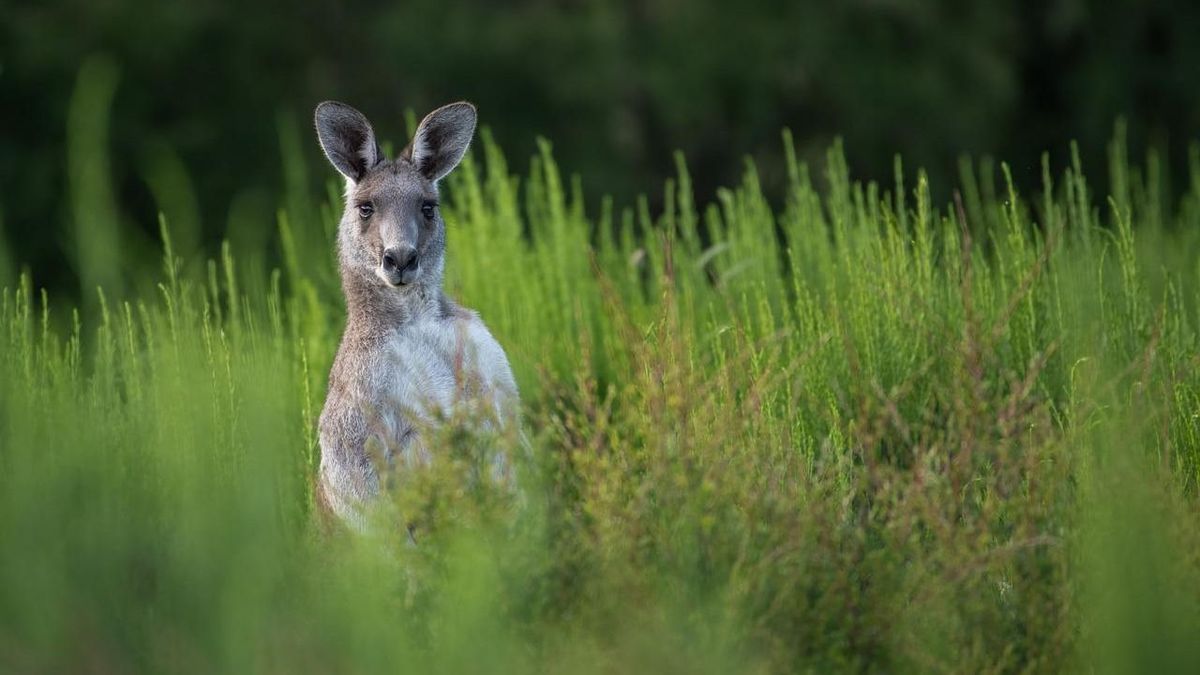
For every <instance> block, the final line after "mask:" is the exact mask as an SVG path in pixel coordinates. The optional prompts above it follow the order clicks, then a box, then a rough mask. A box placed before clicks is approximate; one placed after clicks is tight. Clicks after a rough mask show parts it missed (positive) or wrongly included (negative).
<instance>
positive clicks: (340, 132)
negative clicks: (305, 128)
mask: <svg viewBox="0 0 1200 675" xmlns="http://www.w3.org/2000/svg"><path fill="white" fill-rule="evenodd" d="M314 117H315V123H316V127H317V140H319V141H320V142H321V149H322V150H324V151H325V156H326V157H328V158H329V163H330V164H332V165H333V168H335V169H337V170H338V171H339V172H341V174H342V175H343V176H345V177H346V178H349V179H350V180H352V181H354V182H356V183H357V182H358V181H360V180H362V177H363V176H365V175H366V174H367V171H368V170H370V169H371V167H373V166H375V165H376V164H378V163H379V161H380V160H382V159H383V152H381V151H380V150H379V145H378V144H377V143H376V142H375V132H374V131H373V130H372V129H371V123H370V122H368V121H367V118H366V117H364V116H363V114H362V113H360V112H358V111H357V110H355V109H354V108H351V107H350V106H348V105H346V104H345V103H338V102H337V101H325V102H324V103H322V104H320V105H318V106H317V111H316V114H315V115H314Z"/></svg>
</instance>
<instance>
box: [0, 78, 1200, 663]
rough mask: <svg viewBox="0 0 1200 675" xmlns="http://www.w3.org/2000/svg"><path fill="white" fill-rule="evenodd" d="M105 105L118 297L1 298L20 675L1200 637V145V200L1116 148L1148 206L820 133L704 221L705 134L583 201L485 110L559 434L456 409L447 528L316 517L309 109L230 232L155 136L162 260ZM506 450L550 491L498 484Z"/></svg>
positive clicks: (450, 201) (462, 192) (320, 376)
mask: <svg viewBox="0 0 1200 675" xmlns="http://www.w3.org/2000/svg"><path fill="white" fill-rule="evenodd" d="M96 67H97V68H102V64H101V65H99V66H96ZM101 84H103V83H101ZM104 96H105V89H104V87H103V86H100V85H95V86H81V87H80V89H79V90H78V91H77V94H76V104H78V105H79V106H83V107H86V106H89V105H92V104H93V103H94V104H96V105H101V106H103V105H104ZM89 97H92V98H95V99H97V100H96V101H91V99H89ZM73 119H74V118H73ZM94 127H95V125H92V124H83V123H82V122H81V123H80V124H79V125H78V128H75V129H74V130H73V131H72V134H71V138H72V139H74V140H73V143H75V145H74V146H73V150H72V152H73V155H72V157H73V158H74V159H73V160H72V162H73V163H74V165H76V166H77V169H76V172H77V173H78V175H79V178H78V181H77V183H75V184H74V185H75V186H76V187H75V188H73V191H72V200H73V204H72V212H73V213H74V214H76V218H75V225H74V228H73V229H72V230H71V232H74V233H76V236H77V237H78V240H77V241H76V246H75V250H76V252H77V254H78V255H79V256H82V257H83V258H82V259H80V260H79V261H78V264H79V269H81V270H82V271H83V273H82V274H81V278H82V279H83V283H84V285H85V287H84V289H83V294H82V295H83V298H84V299H83V301H82V303H81V309H80V310H78V311H76V310H73V309H71V306H70V304H69V303H68V302H67V301H65V300H56V299H47V298H46V297H45V295H44V294H42V293H40V292H39V291H37V290H36V286H35V283H36V280H37V276H38V273H39V271H38V270H34V271H33V278H32V279H31V278H30V277H29V276H23V277H21V278H20V279H19V280H12V281H13V282H14V283H11V284H9V286H8V287H7V289H6V290H5V291H4V292H3V297H2V300H0V533H2V537H3V539H2V542H3V544H2V547H3V557H2V559H0V665H3V666H4V667H5V668H6V669H7V670H13V671H18V672H25V671H46V672H59V671H64V670H66V671H78V670H116V671H128V670H149V671H159V670H171V671H185V672H204V673H208V672H216V671H229V672H256V671H274V672H289V673H291V672H330V671H342V672H349V671H360V670H362V671H386V672H394V671H412V672H429V671H430V670H434V671H445V672H481V671H486V672H490V671H501V672H530V671H551V672H631V671H655V672H657V671H668V672H688V673H691V672H714V673H725V672H734V671H744V672H774V671H792V670H804V669H810V668H811V669H813V670H815V671H821V672H823V671H828V670H841V669H847V670H882V671H916V672H928V671H937V670H952V671H963V672H979V671H996V670H1003V671H1010V670H1023V669H1031V670H1037V671H1051V672H1059V671H1063V670H1091V669H1097V670H1113V671H1127V670H1135V671H1139V670H1140V671H1148V670H1161V669H1166V668H1181V667H1184V666H1186V665H1187V664H1194V663H1195V662H1196V660H1197V658H1200V653H1197V649H1198V647H1197V646H1196V644H1197V643H1196V642H1195V640H1193V639H1192V638H1193V637H1194V636H1195V635H1196V634H1197V630H1200V604H1198V603H1200V569H1198V566H1200V525H1197V523H1198V522H1200V521H1198V520H1197V515H1200V513H1198V509H1197V505H1198V502H1197V496H1196V490H1197V480H1198V479H1200V474H1198V471H1200V462H1198V459H1200V436H1198V432H1200V417H1198V415H1200V397H1198V395H1200V380H1198V378H1197V373H1196V367H1195V366H1196V353H1197V335H1196V332H1195V329H1194V323H1195V320H1196V312H1197V300H1198V299H1200V298H1198V297H1197V295H1196V293H1195V291H1194V290H1193V289H1194V288H1196V282H1197V280H1198V279H1197V274H1198V273H1200V267H1198V266H1197V261H1198V257H1197V255H1196V253H1195V251H1196V250H1197V249H1196V245H1197V243H1198V242H1197V233H1198V232H1200V156H1198V155H1197V153H1196V152H1195V151H1193V154H1192V158H1193V162H1192V165H1193V170H1192V175H1191V182H1190V190H1189V192H1188V193H1187V194H1186V195H1184V196H1183V197H1182V198H1181V199H1179V200H1178V201H1172V200H1170V199H1168V197H1167V196H1166V194H1165V189H1164V185H1165V179H1164V177H1163V176H1162V175H1161V171H1160V169H1159V168H1158V167H1159V163H1158V159H1157V158H1156V157H1155V156H1153V155H1151V156H1149V157H1148V158H1147V159H1146V161H1145V163H1144V164H1142V165H1141V166H1140V167H1135V166H1133V165H1131V163H1130V161H1129V160H1128V158H1127V157H1125V154H1124V149H1123V141H1121V140H1120V138H1119V136H1118V140H1117V141H1116V142H1115V143H1114V146H1113V147H1112V148H1110V149H1109V152H1110V156H1111V157H1112V158H1113V161H1112V175H1111V176H1110V181H1109V182H1110V183H1111V184H1112V185H1113V186H1114V187H1113V195H1112V196H1111V197H1101V196H1100V195H1097V194H1096V193H1095V190H1094V189H1093V188H1091V187H1089V185H1088V183H1087V182H1086V181H1085V179H1084V177H1083V176H1082V175H1080V173H1079V171H1078V168H1077V167H1078V160H1077V158H1075V156H1074V155H1072V156H1070V157H1068V158H1067V159H1068V161H1066V162H1065V165H1066V166H1068V167H1071V168H1067V169H1066V170H1063V171H1060V170H1057V169H1056V168H1055V167H1057V166H1058V164H1056V163H1053V162H1050V161H1049V160H1048V161H1047V163H1046V172H1045V176H1046V178H1045V181H1044V184H1043V185H1040V186H1029V187H1025V188H1019V187H1018V186H1014V185H1011V184H1010V182H1009V181H1008V179H1007V175H1008V172H1007V170H1006V169H1005V168H1004V167H1003V166H1002V165H999V166H997V165H994V164H991V163H988V162H983V163H974V162H967V161H964V164H963V167H962V169H963V170H962V183H961V185H960V186H958V190H957V191H956V193H955V194H956V199H955V201H954V202H952V203H949V204H938V203H934V201H933V199H932V198H931V197H930V194H931V193H930V189H929V186H928V184H927V182H926V180H925V179H924V178H923V177H922V176H921V175H920V174H919V173H918V174H916V175H915V178H914V177H911V176H909V175H908V174H906V173H905V172H904V171H903V170H902V168H901V167H900V164H899V162H897V167H896V177H895V182H894V183H893V184H890V185H887V186H881V185H876V184H873V183H872V184H862V183H860V182H856V181H855V180H853V179H852V177H851V174H850V171H849V169H848V168H847V167H846V166H845V162H844V160H843V159H842V154H841V151H840V148H838V147H835V148H833V149H831V150H830V152H829V155H828V157H827V160H826V162H825V163H824V165H823V166H822V167H820V168H816V167H812V168H810V167H808V166H805V165H803V164H801V163H799V162H798V161H797V160H796V159H795V157H794V155H793V154H792V150H791V147H792V144H791V139H790V138H788V137H786V135H785V138H784V143H783V151H784V152H785V153H786V154H787V180H788V184H787V190H786V199H785V201H784V202H783V203H782V204H772V203H770V202H769V201H768V200H767V199H766V197H764V194H763V190H762V188H761V186H760V185H759V179H758V176H757V174H756V173H755V170H754V168H753V167H752V166H751V167H748V168H747V171H746V173H745V177H744V179H743V181H742V183H741V184H740V185H738V186H736V187H734V188H732V189H729V190H724V191H722V192H721V193H720V194H719V196H718V199H717V201H716V203H714V204H709V205H706V204H697V203H696V202H695V201H694V197H693V195H692V192H691V188H690V181H689V179H688V175H687V171H686V165H685V163H684V162H683V160H682V158H680V160H679V172H678V175H677V177H676V178H675V179H674V180H672V181H670V182H669V183H668V185H667V186H666V188H665V192H664V193H663V194H664V196H665V207H664V208H663V210H662V212H661V213H658V214H657V215H653V216H652V215H651V213H650V210H649V208H648V207H647V206H646V203H645V202H643V203H639V204H638V205H635V207H634V208H631V209H618V208H615V207H613V205H612V204H610V203H608V202H605V203H603V204H598V205H589V206H588V207H585V205H584V204H583V202H582V197H581V196H580V195H581V192H582V191H581V190H580V189H579V188H578V185H577V182H576V181H575V180H570V179H567V178H565V177H564V176H563V175H562V174H560V172H559V169H558V168H557V166H556V165H555V163H554V161H553V159H552V155H551V152H550V149H549V146H548V145H544V146H543V147H542V148H541V150H540V152H539V154H538V155H537V156H536V157H535V158H534V160H533V164H532V167H531V170H530V172H529V174H528V175H527V176H524V177H522V178H520V179H517V178H515V177H514V176H513V175H512V172H511V171H510V170H509V168H508V167H507V165H506V163H505V160H504V157H503V156H502V155H501V153H500V152H499V150H498V149H497V148H496V147H495V145H494V144H492V143H491V142H490V141H489V140H488V138H487V136H486V135H484V137H483V139H482V141H481V142H480V143H478V144H477V146H476V148H475V151H474V153H473V156H472V157H471V158H469V159H468V160H467V161H466V162H465V163H464V165H463V166H462V168H460V170H459V171H458V172H457V173H456V174H455V175H454V176H453V177H452V179H450V180H449V181H448V185H447V186H446V192H447V198H446V200H445V214H446V219H447V222H448V223H449V232H450V234H449V238H450V242H449V253H448V261H447V272H448V287H449V290H450V291H451V293H452V294H453V295H454V296H455V297H456V298H458V299H459V300H460V301H461V302H463V303H464V304H465V305H467V306H469V307H472V308H474V309H477V310H478V311H479V312H480V314H481V315H482V316H483V318H484V319H485V321H486V322H487V323H488V325H489V326H490V327H491V329H492V331H493V332H494V333H495V334H496V336H497V337H498V339H499V340H500V342H501V343H502V344H503V345H504V346H505V348H506V349H507V351H508V354H509V357H510V360H511V361H512V365H513V368H514V371H515V372H516V374H517V378H518V380H519V384H520V386H521V389H522V393H523V399H524V403H525V410H524V413H525V430H524V436H523V439H516V438H500V439H479V438H472V437H469V436H465V435H463V434H460V433H457V432H455V431H454V430H450V431H448V433H447V434H446V438H445V440H444V442H443V443H442V444H441V447H443V452H442V453H441V454H440V455H439V459H438V461H436V462H435V463H434V465H433V466H431V467H429V468H428V469H425V470H423V471H422V472H420V473H415V474H409V475H405V476H400V477H397V480H395V481H394V485H395V490H394V493H393V494H392V495H391V496H392V498H393V502H394V504H395V507H396V508H395V512H396V513H399V514H400V515H401V516H402V518H403V520H404V522H410V523H411V522H418V523H419V524H420V528H421V529H420V531H419V534H418V543H417V544H416V545H414V544H412V543H411V541H410V539H409V537H408V535H407V532H406V531H405V528H403V527H401V526H399V525H397V526H395V527H389V526H387V524H386V522H385V521H381V524H380V525H379V526H378V527H377V529H376V531H375V532H374V533H373V534H372V535H369V536H366V537H357V536H350V535H347V534H346V533H345V532H342V531H340V530H339V529H338V528H337V527H336V526H332V525H331V524H329V523H328V522H327V521H324V520H322V518H321V517H320V515H319V514H318V513H317V510H316V508H315V506H314V500H313V494H312V485H313V480H314V478H313V476H314V469H315V466H316V462H317V459H318V453H319V449H318V448H317V445H316V441H315V417H316V415H317V413H318V412H319V410H320V407H321V403H322V400H323V391H324V381H325V376H326V373H327V372H328V368H329V364H330V361H331V358H332V354H333V351H334V349H335V348H336V344H337V339H338V336H339V332H340V328H341V321H342V316H343V314H342V312H343V309H342V305H341V298H340V292H339V290H338V287H337V282H336V279H337V277H336V271H335V269H334V267H333V264H334V263H333V260H334V255H333V250H332V244H331V242H332V234H333V233H332V229H333V227H334V226H335V223H336V220H337V217H338V213H339V211H340V204H339V203H338V195H337V187H336V186H335V185H332V184H331V186H330V190H329V193H328V194H327V195H324V196H321V197H317V196H314V195H309V194H306V193H304V191H303V185H304V184H305V179H304V169H303V168H302V167H299V168H298V166H297V163H298V162H302V161H303V157H304V156H305V154H306V153H304V152H303V150H301V149H300V148H301V147H302V146H301V145H300V143H301V141H300V140H299V137H298V132H297V131H296V130H295V127H294V125H293V126H289V125H288V123H286V122H285V123H284V124H283V125H282V128H283V130H284V131H283V132H282V133H281V138H282V139H283V148H284V155H285V157H286V158H287V159H286V163H287V165H288V166H289V171H290V172H292V173H293V174H295V175H292V176H291V177H290V178H289V181H288V184H289V186H290V189H289V190H288V193H287V194H286V195H285V196H284V197H283V198H282V199H281V200H280V201H281V204H284V205H285V206H284V208H283V209H282V210H281V212H280V215H279V218H278V222H277V225H278V229H277V231H276V232H274V233H272V234H270V235H266V234H253V235H250V234H247V233H242V234H240V235H238V237H234V236H232V233H231V237H230V241H231V242H232V243H227V244H226V245H225V246H224V247H222V248H221V250H220V251H219V253H218V254H217V255H215V256H214V257H212V258H211V259H208V258H206V257H203V256H202V255H201V254H199V253H196V252H195V248H196V242H195V232H194V227H195V222H196V220H195V214H190V215H189V214H185V213H176V215H175V217H178V218H180V219H182V220H184V221H187V222H190V223H192V224H191V225H189V226H188V228H187V232H186V237H185V239H186V240H187V241H186V242H185V243H184V244H183V249H179V248H177V245H176V244H173V242H172V236H171V233H172V232H173V231H174V229H173V225H172V218H173V215H172V212H173V211H174V212H178V211H179V210H180V209H183V210H185V211H186V210H187V209H188V208H192V207H188V206H187V205H188V204H189V203H191V202H190V200H189V199H188V198H186V195H185V196H183V197H180V196H179V195H175V196H171V194H170V193H171V191H172V190H173V189H174V188H172V187H171V186H172V185H175V186H179V185H181V184H182V185H184V187H183V188H180V189H186V184H185V183H186V181H185V179H184V178H181V176H180V174H179V171H180V170H181V169H180V167H178V166H176V165H175V164H172V163H171V160H170V159H169V158H170V155H169V153H168V154H162V155H160V157H159V159H160V160H162V162H166V164H168V165H170V166H172V167H174V168H173V169H171V175H170V176H164V177H162V181H161V182H159V183H158V184H157V185H158V187H157V188H156V189H157V190H158V192H160V193H161V194H159V195H158V197H159V198H160V199H162V200H163V201H164V203H163V205H162V208H163V210H164V213H165V218H164V220H163V223H162V228H161V232H162V253H161V258H160V260H161V262H156V261H152V260H148V259H145V258H144V257H142V256H140V255H135V254H136V251H137V250H139V249H137V248H136V247H135V248H133V249H130V250H124V249H120V250H119V251H118V253H119V254H117V253H114V249H113V248H112V247H111V246H107V245H106V246H102V247H98V246H97V245H96V239H95V238H96V237H97V236H101V234H102V235H103V236H104V237H106V238H108V239H106V241H108V240H109V239H112V240H113V241H116V240H119V238H120V237H121V236H122V235H121V234H120V223H119V221H118V219H117V218H116V217H115V216H114V215H112V214H113V213H114V207H112V205H111V203H110V202H109V201H108V200H109V199H110V197H109V196H108V195H109V194H110V193H109V191H108V188H107V187H106V185H105V183H104V176H103V171H102V170H103V163H104V161H105V160H104V158H103V157H102V156H101V157H99V158H97V157H92V156H91V155H89V154H88V153H89V152H91V151H90V150H89V149H94V148H102V147H103V143H104V141H103V138H102V134H103V130H102V129H97V128H94ZM98 134H99V135H101V136H97V135H98ZM309 154H313V155H315V151H314V153H309ZM164 157H165V158H167V159H163V158H164ZM162 162H160V163H162ZM1052 169H1053V170H1052ZM97 171H99V173H97ZM959 195H960V196H959ZM89 214H101V215H103V216H104V222H103V223H99V224H98V225H99V226H100V227H101V229H92V228H91V225H92V224H93V223H91V221H90V217H91V216H90V215H89ZM189 217H190V218H191V220H190V221H189V220H188V218H189ZM242 225H243V226H244V225H245V224H244V223H243V224H242ZM113 237H116V238H117V239H113ZM239 237H240V239H239ZM239 241H240V242H242V243H238V242H239ZM262 241H271V242H273V244H272V246H273V248H272V251H264V250H263V249H262V248H261V245H255V244H253V243H252V242H262ZM92 252H94V253H95V255H94V257H89V255H90V253H92ZM6 260H8V255H7V253H6V252H4V251H0V261H6ZM273 261H278V264H276V263H275V262H273ZM16 262H19V261H13V262H12V263H5V264H4V265H0V273H5V274H9V275H10V276H9V279H11V274H12V273H11V271H10V270H11V268H12V265H14V264H15V263H16ZM276 265H277V268H276ZM97 283H99V284H101V287H100V288H97V287H96V286H95V285H96V284H97ZM121 289H126V291H127V292H122V290H121ZM130 289H133V290H130ZM497 445H498V446H500V447H505V448H507V450H508V451H509V452H510V453H511V454H512V455H513V456H515V457H517V458H518V461H517V475H518V480H519V484H520V490H519V491H518V492H517V494H515V495H514V494H513V493H512V492H510V491H508V490H505V489H503V488H502V487H500V486H495V485H492V484H491V483H490V482H489V481H486V480H478V479H477V478H478V476H480V475H481V472H480V471H479V470H478V469H479V466H480V465H482V464H483V463H486V462H487V458H486V454H487V452H488V451H490V449H491V448H494V447H496V446H497ZM483 473H486V472H483Z"/></svg>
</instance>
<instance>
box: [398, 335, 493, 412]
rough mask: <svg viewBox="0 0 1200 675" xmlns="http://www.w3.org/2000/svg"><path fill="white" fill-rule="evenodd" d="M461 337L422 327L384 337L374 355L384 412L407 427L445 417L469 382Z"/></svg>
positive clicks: (467, 347) (466, 345) (468, 349)
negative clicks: (402, 419)
mask: <svg viewBox="0 0 1200 675" xmlns="http://www.w3.org/2000/svg"><path fill="white" fill-rule="evenodd" d="M474 351H475V347H474V345H472V344H471V341H470V336H469V334H468V333H467V331H464V330H462V329H461V328H460V327H458V326H456V325H455V324H454V323H452V322H446V321H439V322H433V321H430V322H424V323H421V324H417V325H413V326H409V327H406V328H405V329H404V330H402V331H398V332H397V333H396V334H394V335H392V336H390V337H389V339H388V340H387V341H386V343H385V344H384V345H383V349H382V350H381V353H380V357H379V358H380V364H379V365H380V368H379V371H378V372H379V375H380V380H381V381H380V382H379V392H378V393H379V394H380V399H381V402H382V403H383V404H384V406H385V407H388V408H391V409H392V410H394V411H395V412H397V413H399V414H400V415H401V416H404V417H410V418H412V421H414V422H417V421H424V422H431V421H434V420H435V419H437V418H439V417H444V416H448V415H449V414H450V413H451V412H452V410H453V408H454V406H455V404H456V402H457V401H459V400H461V399H462V398H464V396H466V395H467V394H468V393H469V391H470V383H471V381H472V380H473V379H474V377H475V373H473V372H472V371H473V370H474V368H473V365H474V364H473V363H472V358H471V354H472V353H473V352H474Z"/></svg>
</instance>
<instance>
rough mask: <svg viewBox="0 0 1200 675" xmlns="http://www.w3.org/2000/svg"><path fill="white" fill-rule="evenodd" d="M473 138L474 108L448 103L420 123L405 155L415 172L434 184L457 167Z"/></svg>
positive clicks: (467, 105) (467, 104) (463, 102)
mask: <svg viewBox="0 0 1200 675" xmlns="http://www.w3.org/2000/svg"><path fill="white" fill-rule="evenodd" d="M474 135H475V106H473V105H471V104H470V103H467V102H465V101H462V102H459V103H451V104H450V105H446V106H442V107H441V108H438V109H437V110H434V111H433V112H431V113H429V114H428V115H426V116H425V119H423V120H421V124H420V125H419V126H418V127H417V133H416V134H414V135H413V139H412V143H410V144H409V146H408V148H407V150H406V152H407V154H408V158H409V159H411V160H412V163H413V165H414V166H416V167H417V171H420V172H421V174H422V175H423V176H425V177H426V178H428V179H429V180H431V181H434V182H436V181H438V180H439V179H441V178H442V177H443V176H445V175H446V174H448V173H450V171H451V170H452V169H454V167H456V166H458V163H459V162H460V161H462V158H463V155H465V154H467V146H468V145H470V144H471V137H472V136H474Z"/></svg>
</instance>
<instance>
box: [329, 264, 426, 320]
mask: <svg viewBox="0 0 1200 675" xmlns="http://www.w3.org/2000/svg"><path fill="white" fill-rule="evenodd" d="M342 290H343V291H344V292H345V294H346V315H347V323H353V324H355V325H356V326H358V327H359V328H360V329H366V330H369V331H370V332H375V331H376V330H378V331H379V332H383V331H386V330H387V329H389V328H397V327H400V326H403V325H405V324H408V323H412V322H415V321H420V320H421V319H426V318H434V317H437V316H441V315H442V314H443V313H444V308H445V307H446V306H447V305H448V303H449V301H448V300H447V298H446V294H445V293H444V292H443V291H442V283H441V278H440V275H438V276H437V277H436V278H432V279H422V280H420V281H418V282H417V283H414V284H411V285H409V286H402V287H398V288H393V287H389V286H385V285H383V284H382V283H380V282H379V280H378V279H376V278H374V277H363V276H361V275H358V274H355V273H353V272H343V274H342Z"/></svg>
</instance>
